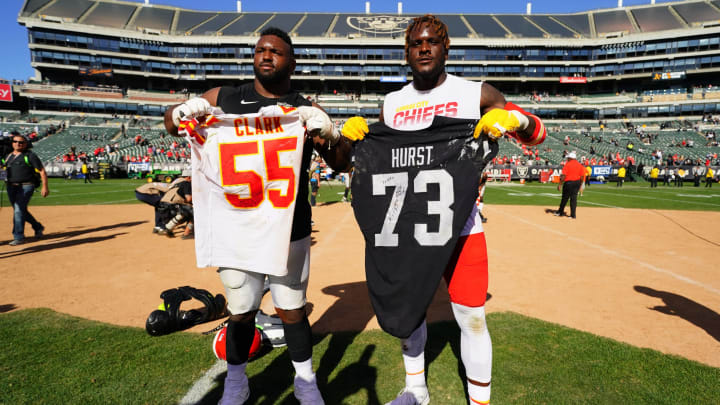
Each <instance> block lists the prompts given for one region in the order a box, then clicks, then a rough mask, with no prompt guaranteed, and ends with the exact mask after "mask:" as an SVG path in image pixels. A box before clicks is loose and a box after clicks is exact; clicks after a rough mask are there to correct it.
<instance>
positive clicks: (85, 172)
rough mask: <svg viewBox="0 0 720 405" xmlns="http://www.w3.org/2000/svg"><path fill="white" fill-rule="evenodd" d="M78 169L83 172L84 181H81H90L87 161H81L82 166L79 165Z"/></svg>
mask: <svg viewBox="0 0 720 405" xmlns="http://www.w3.org/2000/svg"><path fill="white" fill-rule="evenodd" d="M80 171H81V172H82V174H83V178H84V179H85V181H84V182H83V183H92V180H90V170H89V168H88V164H87V162H83V164H82V167H80Z"/></svg>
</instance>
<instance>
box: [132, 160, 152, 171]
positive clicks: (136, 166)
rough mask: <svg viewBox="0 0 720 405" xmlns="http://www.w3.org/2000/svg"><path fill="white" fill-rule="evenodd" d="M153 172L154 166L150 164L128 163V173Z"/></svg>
mask: <svg viewBox="0 0 720 405" xmlns="http://www.w3.org/2000/svg"><path fill="white" fill-rule="evenodd" d="M151 170H152V164H151V163H150V162H137V163H128V168H127V171H128V173H135V172H149V171H151Z"/></svg>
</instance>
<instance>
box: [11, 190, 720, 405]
mask: <svg viewBox="0 0 720 405" xmlns="http://www.w3.org/2000/svg"><path fill="white" fill-rule="evenodd" d="M142 183H143V182H142V181H138V180H106V181H100V180H96V181H95V182H94V183H93V184H83V183H82V182H81V181H77V180H75V181H66V180H62V179H51V183H50V188H51V192H52V194H51V195H50V197H48V198H44V199H43V198H41V197H40V196H39V195H36V196H35V197H34V198H33V200H32V202H31V205H69V204H78V205H83V204H134V203H139V202H137V201H136V200H135V197H134V193H133V190H134V189H135V188H136V187H137V186H139V185H140V184H142ZM342 191H343V186H341V185H328V184H326V183H323V184H322V187H321V189H320V195H319V201H321V202H335V201H339V200H340V199H341V198H342ZM558 201H559V193H558V192H557V190H556V189H555V186H554V185H541V184H538V183H531V184H526V185H519V184H514V185H497V184H492V185H490V186H489V187H488V190H487V192H486V203H487V204H489V205H492V204H518V205H528V204H532V205H541V206H556V205H557V204H558ZM3 205H4V206H7V196H5V195H3ZM580 205H581V206H585V207H621V208H643V209H676V210H688V209H690V210H711V211H717V210H720V187H717V186H716V187H715V188H712V189H706V188H704V187H700V188H695V187H692V186H691V185H690V184H688V185H686V186H685V187H683V188H673V187H662V186H660V187H658V188H657V189H650V188H649V185H648V183H628V184H626V185H625V186H624V187H623V188H616V187H615V185H614V184H610V185H593V186H591V187H590V188H589V189H587V190H586V191H585V195H584V196H583V197H582V198H581V199H580ZM0 304H4V303H1V302H0ZM3 310H8V308H3V307H2V306H0V312H2V311H3ZM488 325H489V328H490V330H491V333H492V338H493V346H494V353H493V362H494V364H495V367H494V369H493V403H494V404H536V403H537V404H551V403H553V404H658V403H673V404H716V403H720V384H718V381H720V369H718V368H713V367H709V366H705V365H702V364H699V363H696V362H693V361H689V360H686V359H683V358H680V357H676V356H669V355H664V354H661V353H659V352H656V351H653V350H648V349H639V348H635V347H632V346H629V345H627V344H623V343H620V342H617V341H613V340H610V339H606V338H600V337H597V336H594V335H591V334H588V333H584V332H579V331H576V330H573V329H569V328H566V327H563V326H559V325H555V324H551V323H547V322H543V321H540V320H536V319H531V318H526V317H523V316H520V315H517V314H513V313H493V314H490V315H489V316H488ZM212 326H214V325H208V329H209V328H210V327H212ZM458 334H459V331H458V329H457V326H456V325H455V324H454V323H452V322H450V323H435V324H431V325H429V339H428V347H427V353H426V361H427V362H428V379H429V381H428V384H429V387H430V390H431V397H432V399H433V401H432V403H433V404H465V403H466V400H465V395H464V387H463V379H462V378H461V377H459V375H458V372H460V373H462V372H463V371H462V366H461V365H460V363H459V360H458V359H459V336H458ZM315 339H316V345H315V348H314V363H315V368H316V369H317V374H318V379H319V383H320V387H321V390H322V391H323V393H324V395H325V399H326V403H327V404H328V405H331V404H332V405H334V404H382V403H385V402H386V401H389V400H390V399H392V398H393V397H394V395H395V394H396V393H397V392H398V391H399V390H400V389H401V388H402V386H403V384H404V382H403V378H402V376H403V375H404V372H403V368H402V358H401V356H400V351H399V350H398V343H397V340H396V339H394V338H391V337H390V336H388V335H386V334H384V333H382V332H379V331H370V332H362V333H351V332H342V333H332V334H328V335H322V336H320V335H318V336H316V337H315ZM211 342H212V336H203V335H198V334H190V333H175V334H172V335H169V336H164V337H150V336H149V335H147V334H146V333H145V331H144V330H143V329H139V328H127V327H117V326H111V325H107V324H102V323H98V322H92V321H87V320H83V319H78V318H74V317H70V316H67V315H65V314H59V313H55V312H53V311H50V310H47V309H27V310H17V311H10V312H6V313H0V344H1V346H0V348H2V350H0V372H1V373H0V404H8V405H9V404H172V403H177V402H178V401H179V400H180V399H181V398H182V397H183V395H184V394H185V393H186V392H187V391H188V390H189V389H190V387H191V386H192V384H193V382H194V381H196V380H197V379H198V378H200V377H201V376H202V375H203V374H204V373H205V372H206V371H207V370H208V369H209V368H210V367H212V366H213V364H214V363H215V359H214V356H213V354H212V350H211ZM248 373H249V375H250V380H251V383H250V384H251V387H253V390H254V391H253V394H252V396H251V400H250V401H249V403H251V404H286V403H287V404H293V403H296V402H295V400H294V398H293V397H292V375H291V371H290V365H289V358H288V355H287V352H286V351H285V350H284V349H274V350H272V351H269V352H267V353H266V354H264V355H263V356H262V357H260V358H258V359H257V360H254V361H253V362H251V363H250V365H249V367H248ZM223 377H224V374H221V375H220V376H219V377H218V381H216V383H217V384H216V385H215V388H214V389H213V390H212V391H211V392H210V393H208V394H207V395H206V396H205V397H204V398H203V400H202V401H201V403H202V404H214V403H217V401H218V399H219V397H220V395H221V389H222V378H223Z"/></svg>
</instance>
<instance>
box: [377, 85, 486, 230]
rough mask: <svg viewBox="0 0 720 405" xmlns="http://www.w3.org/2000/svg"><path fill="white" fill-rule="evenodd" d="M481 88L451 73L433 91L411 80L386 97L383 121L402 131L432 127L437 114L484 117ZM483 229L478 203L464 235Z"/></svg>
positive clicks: (469, 218)
mask: <svg viewBox="0 0 720 405" xmlns="http://www.w3.org/2000/svg"><path fill="white" fill-rule="evenodd" d="M481 89H482V82H472V81H469V80H465V79H461V78H459V77H457V76H453V75H451V74H448V75H447V77H446V78H445V81H444V82H443V83H442V84H441V85H440V86H438V87H435V88H433V89H430V90H422V91H421V90H417V89H415V87H414V86H413V84H412V83H409V84H408V85H406V86H404V87H403V88H402V89H400V90H398V91H394V92H392V93H389V94H388V95H386V96H385V102H384V104H383V120H384V122H385V125H387V126H389V127H390V128H395V129H399V130H401V131H416V130H420V129H425V128H428V127H429V126H430V125H431V124H432V121H433V117H435V116H436V115H440V116H444V117H451V118H464V119H477V120H479V119H480V117H481V116H482V113H481V111H480V97H481V96H482V94H481ZM482 231H483V228H482V219H481V218H480V211H479V209H478V207H477V206H475V208H473V212H472V213H471V214H470V217H468V220H467V222H466V223H465V227H464V228H463V231H462V233H461V235H470V234H475V233H480V232H482Z"/></svg>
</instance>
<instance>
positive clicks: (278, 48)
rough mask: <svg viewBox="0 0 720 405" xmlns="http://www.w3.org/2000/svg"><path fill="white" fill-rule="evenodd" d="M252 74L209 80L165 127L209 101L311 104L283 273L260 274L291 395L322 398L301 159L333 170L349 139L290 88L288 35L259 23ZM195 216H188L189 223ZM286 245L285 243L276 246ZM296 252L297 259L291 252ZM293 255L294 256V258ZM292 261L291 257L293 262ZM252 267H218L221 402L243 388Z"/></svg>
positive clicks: (254, 288)
mask: <svg viewBox="0 0 720 405" xmlns="http://www.w3.org/2000/svg"><path fill="white" fill-rule="evenodd" d="M253 69H254V72H255V79H254V80H253V82H251V83H245V84H242V85H240V86H237V87H216V88H213V89H211V90H208V91H207V92H205V93H204V94H203V95H202V97H196V98H193V99H190V100H188V101H186V102H185V103H183V104H180V105H177V106H173V107H171V108H169V109H168V110H167V111H166V112H165V127H166V128H167V130H168V132H170V133H171V134H173V135H177V129H178V126H179V123H180V120H181V119H182V118H184V117H200V116H203V115H207V114H208V113H209V112H210V110H211V108H212V107H213V106H216V107H220V108H221V109H222V110H223V112H225V113H228V114H247V113H256V112H258V110H259V109H260V108H261V107H264V106H268V105H286V106H293V107H302V106H313V107H315V108H312V109H306V110H310V115H309V116H306V117H305V118H304V119H303V120H304V121H305V126H306V128H307V132H308V134H309V136H308V137H307V139H306V141H305V146H304V149H303V159H302V169H301V174H300V181H299V184H300V185H301V187H299V191H298V193H297V200H296V204H295V213H294V219H293V226H292V235H291V238H290V240H291V242H290V246H289V249H290V258H292V257H293V256H295V258H296V260H288V275H287V276H285V277H273V276H268V278H269V281H270V290H271V293H272V296H273V302H274V304H275V307H276V311H277V313H278V315H279V317H280V319H281V320H282V321H283V328H284V331H285V339H286V341H287V346H288V352H289V354H290V359H291V360H292V364H293V366H294V368H295V374H296V376H295V392H294V393H295V397H296V398H297V399H298V400H299V401H300V403H301V404H313V405H317V404H323V399H322V396H321V395H320V391H319V390H318V387H317V382H316V378H315V373H314V372H313V369H312V336H311V330H310V324H309V322H308V319H307V314H306V312H305V303H306V294H305V293H306V290H307V279H308V270H309V269H308V266H309V255H310V243H309V242H310V232H311V212H310V204H309V202H308V188H307V185H308V183H309V179H308V167H309V164H310V159H311V154H312V149H313V148H315V150H317V151H318V152H319V153H320V155H321V156H322V157H323V158H324V159H325V161H326V162H327V163H328V164H329V165H330V166H331V167H332V168H333V169H335V170H339V171H344V170H347V167H348V166H349V164H348V161H347V156H348V153H349V150H350V148H351V143H350V142H349V141H347V140H346V139H345V138H344V137H342V136H340V133H339V131H338V130H337V129H335V128H334V125H333V124H332V122H331V121H330V118H329V117H328V116H327V114H325V112H324V111H323V110H322V109H320V108H319V106H318V105H317V104H315V103H311V102H310V101H308V100H307V99H306V98H304V97H303V96H302V95H300V94H299V93H298V92H296V91H294V90H292V88H291V85H290V76H291V75H292V73H293V71H294V70H295V57H294V51H293V46H292V42H291V40H290V37H289V36H288V35H287V34H286V33H285V32H283V31H282V30H279V29H277V28H268V29H265V30H264V31H263V32H262V33H261V36H260V39H259V40H258V42H257V44H256V45H255V58H254V61H253ZM197 225H199V224H196V226H197ZM278 248H279V249H280V248H288V247H278ZM298 254H300V255H301V257H300V258H301V259H302V257H303V255H304V258H305V259H304V260H297V256H298ZM298 262H299V263H298ZM293 263H295V264H293ZM250 270H252V269H233V268H220V269H219V270H218V272H219V273H220V278H221V280H222V281H223V284H224V285H225V291H226V293H227V297H228V307H229V309H230V312H231V314H232V315H231V316H230V320H229V323H228V327H227V361H228V373H227V377H226V379H225V386H224V392H223V397H222V399H221V401H220V404H222V405H228V404H242V403H243V402H245V400H246V399H247V398H248V396H249V388H248V379H247V376H246V374H245V367H246V365H247V360H248V352H249V349H250V345H251V343H252V340H253V337H254V333H255V315H256V313H257V310H258V306H259V303H260V300H259V297H262V292H263V291H262V288H263V281H264V279H265V275H264V274H261V273H257V272H253V271H250Z"/></svg>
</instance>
